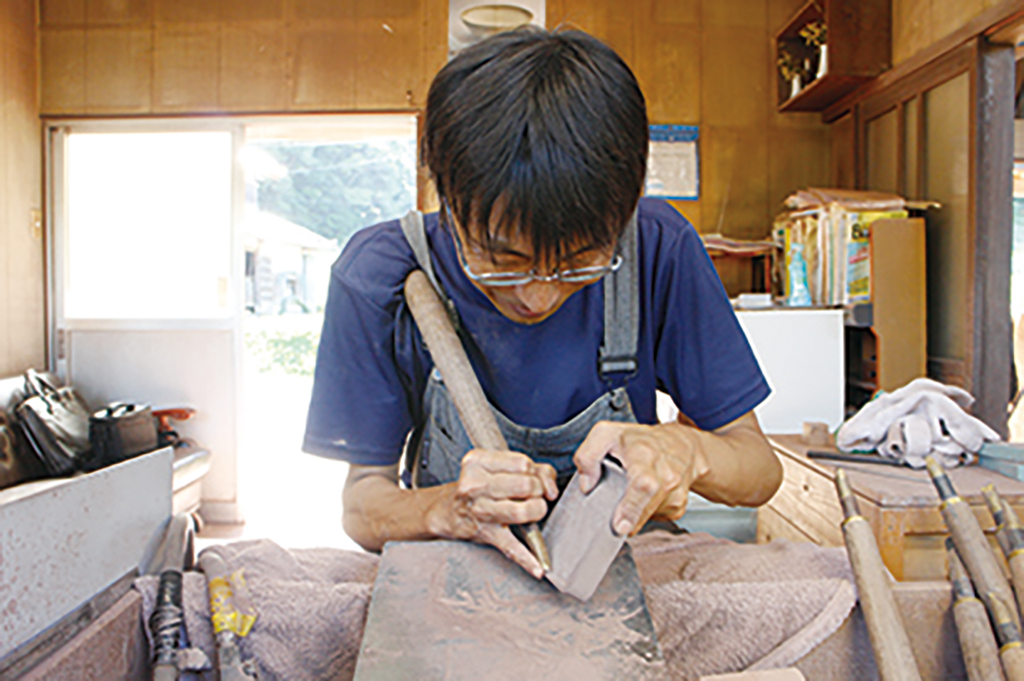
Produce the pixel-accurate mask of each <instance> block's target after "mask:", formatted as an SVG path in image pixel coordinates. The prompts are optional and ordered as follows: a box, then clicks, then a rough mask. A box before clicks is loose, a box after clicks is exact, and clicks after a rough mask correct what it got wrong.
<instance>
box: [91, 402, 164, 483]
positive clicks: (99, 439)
mask: <svg viewBox="0 0 1024 681" xmlns="http://www.w3.org/2000/svg"><path fill="white" fill-rule="evenodd" d="M89 440H90V441H91V442H92V447H93V457H94V461H93V465H94V466H95V467H97V468H100V467H103V466H109V465H111V464H115V463H120V462H121V461H124V460H126V459H130V458H132V457H133V456H136V455H138V454H142V453H143V452H149V451H152V450H154V449H156V448H157V430H156V419H155V418H154V417H153V412H152V410H150V408H149V405H145V404H126V403H123V402H118V403H115V404H111V405H108V406H107V407H104V408H103V409H101V410H99V411H98V412H96V413H95V414H93V415H92V416H91V417H89Z"/></svg>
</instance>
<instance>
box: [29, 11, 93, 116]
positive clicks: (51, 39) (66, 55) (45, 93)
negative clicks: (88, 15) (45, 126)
mask: <svg viewBox="0 0 1024 681" xmlns="http://www.w3.org/2000/svg"><path fill="white" fill-rule="evenodd" d="M39 39H40V45H41V46H40V61H41V62H42V64H41V69H40V81H41V82H40V88H39V89H40V97H41V99H42V102H41V106H42V108H43V110H44V111H47V112H49V113H51V114H64V113H77V112H84V111H85V30H84V29H76V28H71V29H59V30H47V31H43V32H42V33H41V35H40V36H39Z"/></svg>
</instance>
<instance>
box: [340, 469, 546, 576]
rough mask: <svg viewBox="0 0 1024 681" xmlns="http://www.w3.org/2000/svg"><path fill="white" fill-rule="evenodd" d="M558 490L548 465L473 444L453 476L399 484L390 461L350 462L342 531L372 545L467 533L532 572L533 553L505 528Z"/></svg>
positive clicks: (536, 571) (535, 515) (538, 511)
mask: <svg viewBox="0 0 1024 681" xmlns="http://www.w3.org/2000/svg"><path fill="white" fill-rule="evenodd" d="M557 496H558V488H557V486H556V485H555V470H554V469H553V468H552V467H551V466H548V465H546V464H536V463H534V462H533V461H531V460H530V458H529V457H527V456H526V455H524V454H518V453H515V452H494V451H488V450H481V449H474V450H472V451H470V452H469V453H468V454H466V456H465V457H464V458H463V460H462V470H461V474H460V476H459V479H458V481H456V482H452V483H449V484H447V485H438V486H436V487H427V488H422V489H414V490H408V489H401V488H400V487H399V486H398V466H397V465H394V466H355V465H353V466H350V467H349V474H348V478H347V479H346V480H345V492H344V494H343V508H344V511H343V520H342V522H343V524H344V527H345V532H346V533H347V534H348V535H349V536H350V537H351V538H352V539H353V540H355V542H356V543H358V544H359V545H360V546H362V547H363V548H365V549H367V550H369V551H379V550H380V549H381V548H383V546H384V544H385V542H388V541H392V540H420V539H436V538H442V539H467V540H470V541H476V542H480V543H485V544H491V545H492V546H494V547H496V548H497V549H499V550H500V551H501V552H502V553H504V554H505V555H506V556H507V557H508V558H509V559H510V560H512V561H514V562H516V563H518V564H519V565H521V566H522V567H523V568H524V569H525V570H526V571H528V572H530V573H531V574H533V575H534V576H535V577H537V578H538V579H539V578H540V577H542V576H543V574H544V571H543V569H541V567H540V564H539V563H538V562H537V559H536V558H534V556H533V554H531V553H530V551H529V549H527V548H526V546H524V545H523V543H522V542H520V541H519V540H518V539H516V538H515V536H514V535H513V534H512V532H511V531H510V530H509V529H508V525H510V524H523V523H529V522H536V521H538V520H540V519H541V518H543V517H544V515H545V513H547V504H546V503H545V501H544V499H545V498H547V499H550V500H554V499H555V498H556V497H557Z"/></svg>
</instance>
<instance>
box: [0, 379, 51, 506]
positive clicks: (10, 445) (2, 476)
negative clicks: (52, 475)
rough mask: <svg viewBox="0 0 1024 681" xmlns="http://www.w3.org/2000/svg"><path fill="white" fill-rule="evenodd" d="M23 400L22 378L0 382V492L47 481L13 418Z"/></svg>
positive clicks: (16, 420) (1, 380)
mask: <svg viewBox="0 0 1024 681" xmlns="http://www.w3.org/2000/svg"><path fill="white" fill-rule="evenodd" d="M24 399H25V377H24V376H14V377H11V378H4V379H0V489H5V488H7V487H12V486H14V485H17V484H19V483H22V482H28V481H29V480H36V479H38V478H43V477H46V471H45V470H43V465H42V463H41V462H40V461H39V459H38V457H36V455H35V452H33V451H32V448H31V447H30V446H29V444H28V442H26V441H25V436H24V435H23V434H22V432H21V428H20V427H19V425H18V419H17V417H16V416H15V415H14V409H15V407H17V406H18V405H19V404H21V401H22V400H24Z"/></svg>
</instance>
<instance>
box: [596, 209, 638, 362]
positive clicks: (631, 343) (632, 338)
mask: <svg viewBox="0 0 1024 681" xmlns="http://www.w3.org/2000/svg"><path fill="white" fill-rule="evenodd" d="M619 255H621V256H622V266H621V267H619V269H618V270H617V271H615V272H612V274H611V276H608V277H605V279H604V343H603V344H602V345H601V355H600V358H599V364H598V367H599V371H600V374H601V378H602V379H605V380H610V378H611V377H610V376H609V374H614V373H627V374H630V375H632V374H634V373H636V370H637V367H638V366H639V365H638V362H637V354H636V347H637V337H638V335H639V332H640V263H639V258H640V255H639V252H638V250H637V212H636V211H634V213H633V217H631V218H630V219H629V223H628V224H627V225H626V229H625V231H624V232H623V233H622V239H621V240H620V242H619Z"/></svg>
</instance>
